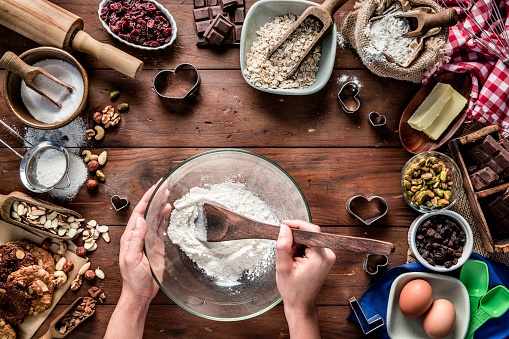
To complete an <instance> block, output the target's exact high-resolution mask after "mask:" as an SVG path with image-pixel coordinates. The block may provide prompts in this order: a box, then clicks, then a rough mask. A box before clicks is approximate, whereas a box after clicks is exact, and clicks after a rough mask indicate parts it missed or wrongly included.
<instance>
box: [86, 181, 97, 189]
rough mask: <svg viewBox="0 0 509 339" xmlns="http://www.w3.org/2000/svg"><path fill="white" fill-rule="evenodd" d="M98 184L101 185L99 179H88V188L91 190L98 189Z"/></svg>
mask: <svg viewBox="0 0 509 339" xmlns="http://www.w3.org/2000/svg"><path fill="white" fill-rule="evenodd" d="M97 185H99V183H98V182H97V180H94V179H88V180H87V188H88V189H89V190H93V189H96V188H97Z"/></svg>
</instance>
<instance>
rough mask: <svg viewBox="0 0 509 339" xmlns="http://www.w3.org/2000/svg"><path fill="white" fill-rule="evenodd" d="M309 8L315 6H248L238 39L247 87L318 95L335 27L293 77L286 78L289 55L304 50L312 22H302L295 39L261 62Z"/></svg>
mask: <svg viewBox="0 0 509 339" xmlns="http://www.w3.org/2000/svg"><path fill="white" fill-rule="evenodd" d="M309 6H318V4H316V3H314V2H311V1H306V0H291V1H289V0H263V1H259V2H256V3H255V4H254V5H253V6H252V7H251V9H250V10H249V12H248V13H247V15H246V18H245V20H244V25H243V27H242V35H241V39H240V68H241V71H242V76H244V79H245V80H246V81H247V83H248V84H250V85H251V86H253V87H254V88H256V89H258V90H260V91H263V92H268V93H275V94H282V95H307V94H312V93H315V92H318V91H319V90H321V89H322V88H323V87H324V86H325V84H326V83H327V82H328V81H329V78H330V76H331V74H332V70H333V68H334V60H335V58H336V35H337V32H336V25H335V24H333V25H332V30H331V32H330V33H328V34H327V35H326V36H325V38H324V39H323V40H322V42H321V44H319V45H317V46H316V47H315V49H314V50H313V51H312V52H311V53H310V56H308V57H307V58H306V59H304V61H303V62H302V64H301V66H300V67H299V69H298V70H297V71H296V72H295V75H294V76H292V77H288V78H286V72H287V70H288V69H289V68H290V66H291V59H290V55H293V56H294V57H295V55H298V53H300V52H302V51H303V50H304V49H305V47H306V46H305V44H306V43H307V42H308V41H310V40H311V39H312V34H313V33H312V32H313V31H314V29H315V27H314V26H313V23H311V22H310V23H306V21H305V22H304V25H301V27H299V30H300V31H299V32H298V34H299V39H295V40H294V41H291V42H288V43H286V42H285V43H284V44H283V45H282V47H280V48H279V49H278V50H277V51H276V52H275V53H274V54H273V55H272V56H271V58H270V59H269V61H266V60H265V59H266V56H267V54H268V51H269V50H270V48H271V47H272V46H273V45H274V44H275V43H276V42H277V41H278V39H279V37H282V36H283V35H284V33H285V32H286V30H288V29H289V28H290V26H291V23H292V22H293V21H295V20H296V19H297V18H298V16H299V15H301V14H302V13H303V12H304V10H305V9H306V8H308V7H309ZM303 26H305V27H303ZM301 28H302V29H301ZM285 44H287V45H286V46H285Z"/></svg>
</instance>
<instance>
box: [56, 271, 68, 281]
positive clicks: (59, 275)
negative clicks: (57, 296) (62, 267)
mask: <svg viewBox="0 0 509 339" xmlns="http://www.w3.org/2000/svg"><path fill="white" fill-rule="evenodd" d="M53 276H54V277H55V278H62V279H63V280H64V284H65V283H66V282H67V274H66V273H65V272H64V271H55V273H53Z"/></svg>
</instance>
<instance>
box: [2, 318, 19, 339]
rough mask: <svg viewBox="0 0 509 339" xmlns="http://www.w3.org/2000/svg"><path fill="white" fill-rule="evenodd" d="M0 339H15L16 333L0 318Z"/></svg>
mask: <svg viewBox="0 0 509 339" xmlns="http://www.w3.org/2000/svg"><path fill="white" fill-rule="evenodd" d="M0 339H16V331H14V329H13V328H12V326H11V325H9V324H8V323H6V322H5V319H2V318H0Z"/></svg>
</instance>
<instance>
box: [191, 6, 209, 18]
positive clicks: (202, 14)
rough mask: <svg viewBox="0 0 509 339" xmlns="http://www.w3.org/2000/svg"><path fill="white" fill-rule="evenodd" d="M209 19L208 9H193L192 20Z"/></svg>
mask: <svg viewBox="0 0 509 339" xmlns="http://www.w3.org/2000/svg"><path fill="white" fill-rule="evenodd" d="M208 18H209V9H208V7H204V8H195V9H194V20H196V21H198V20H203V19H208Z"/></svg>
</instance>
